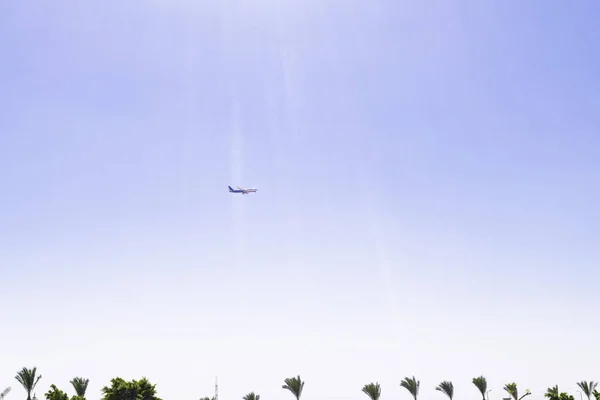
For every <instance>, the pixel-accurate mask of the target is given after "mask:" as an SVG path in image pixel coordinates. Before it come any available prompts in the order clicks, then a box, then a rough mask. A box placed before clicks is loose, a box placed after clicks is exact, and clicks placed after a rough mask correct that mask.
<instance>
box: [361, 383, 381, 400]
mask: <svg viewBox="0 0 600 400" xmlns="http://www.w3.org/2000/svg"><path fill="white" fill-rule="evenodd" d="M362 392H363V393H364V394H366V395H367V396H369V398H370V399H371V400H379V397H380V396H381V385H379V383H378V382H377V383H369V384H367V385H365V386H363V388H362Z"/></svg>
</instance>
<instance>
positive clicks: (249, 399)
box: [244, 392, 260, 400]
mask: <svg viewBox="0 0 600 400" xmlns="http://www.w3.org/2000/svg"><path fill="white" fill-rule="evenodd" d="M244 400H260V394H254V392H250V393H248V394H247V395H245V396H244Z"/></svg>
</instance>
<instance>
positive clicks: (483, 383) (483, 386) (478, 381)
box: [473, 375, 487, 400]
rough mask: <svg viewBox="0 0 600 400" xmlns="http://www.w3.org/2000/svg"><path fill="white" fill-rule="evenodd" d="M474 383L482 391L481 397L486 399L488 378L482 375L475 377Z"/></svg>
mask: <svg viewBox="0 0 600 400" xmlns="http://www.w3.org/2000/svg"><path fill="white" fill-rule="evenodd" d="M473 385H475V386H476V387H477V389H479V391H480V392H481V397H482V398H483V400H485V394H486V393H487V379H485V377H484V376H483V375H482V376H478V377H477V378H473Z"/></svg>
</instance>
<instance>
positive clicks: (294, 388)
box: [281, 375, 304, 400]
mask: <svg viewBox="0 0 600 400" xmlns="http://www.w3.org/2000/svg"><path fill="white" fill-rule="evenodd" d="M284 382H285V385H283V386H282V387H281V388H282V389H285V390H289V391H290V392H291V393H292V394H293V395H294V397H296V400H300V396H302V389H304V382H302V379H300V375H298V376H296V377H293V378H286V380H285V381H284Z"/></svg>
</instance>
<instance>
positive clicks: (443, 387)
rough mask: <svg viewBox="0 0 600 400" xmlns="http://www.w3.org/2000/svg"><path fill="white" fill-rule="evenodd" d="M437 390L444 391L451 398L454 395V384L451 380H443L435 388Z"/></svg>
mask: <svg viewBox="0 0 600 400" xmlns="http://www.w3.org/2000/svg"><path fill="white" fill-rule="evenodd" d="M435 390H439V391H440V392H442V393H444V394H445V395H446V396H448V398H449V399H450V400H452V398H453V397H454V385H453V384H452V382H450V381H443V382H442V383H440V384H439V385H438V387H436V388H435Z"/></svg>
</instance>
